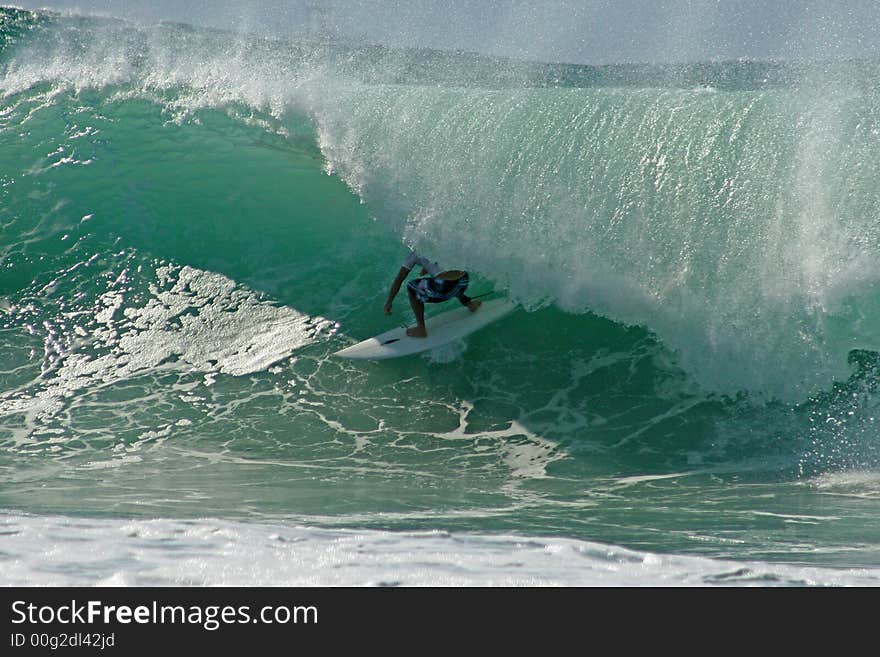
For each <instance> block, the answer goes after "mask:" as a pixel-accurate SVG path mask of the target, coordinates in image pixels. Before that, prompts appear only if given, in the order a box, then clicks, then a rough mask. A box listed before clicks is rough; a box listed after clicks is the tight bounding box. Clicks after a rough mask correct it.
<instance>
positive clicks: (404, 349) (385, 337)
mask: <svg viewBox="0 0 880 657" xmlns="http://www.w3.org/2000/svg"><path fill="white" fill-rule="evenodd" d="M514 308H516V304H515V303H513V302H512V301H509V300H508V299H491V300H489V301H484V302H483V304H482V305H481V306H480V308H479V310H477V311H476V312H471V311H470V310H468V309H467V308H465V307H464V306H460V307H458V308H456V309H455V310H448V311H446V312H445V313H440V314H439V315H435V316H434V317H428V318H426V320H425V327H426V328H427V329H428V337H426V338H411V337H409V336H408V335H407V334H406V328H404V327H402V326H401V327H398V328H396V329H392V330H391V331H386V332H385V333H382V334H381V335H377V336H376V337H374V338H369V339H368V340H364V341H363V342H358V343H357V344H355V345H352V346H351V347H347V348H346V349H342V350H341V351H337V352H336V353H335V354H333V355H334V356H340V357H341V358H357V359H362V360H382V359H384V358H398V357H400V356H408V355H410V354H417V353H419V352H420V351H427V350H428V349H435V348H436V347H440V346H442V345H444V344H447V343H449V342H452V341H453V340H458V339H460V338H463V337H465V336H466V335H470V334H471V333H473V332H474V331H476V330H477V329H479V328H482V327H484V326H486V325H487V324H490V323H492V322H494V321H495V320H496V319H501V318H502V317H504V316H505V315H506V314H507V313H509V312H511V311H512V310H513V309H514Z"/></svg>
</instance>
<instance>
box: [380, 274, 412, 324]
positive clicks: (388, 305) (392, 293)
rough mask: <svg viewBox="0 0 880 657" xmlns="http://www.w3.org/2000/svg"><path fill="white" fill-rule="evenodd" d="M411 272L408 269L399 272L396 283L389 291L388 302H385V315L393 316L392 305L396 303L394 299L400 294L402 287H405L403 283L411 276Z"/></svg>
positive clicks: (395, 279) (393, 283)
mask: <svg viewBox="0 0 880 657" xmlns="http://www.w3.org/2000/svg"><path fill="white" fill-rule="evenodd" d="M409 272H410V270H409V269H407V268H406V267H401V268H400V271H399V272H397V276H395V278H394V282H392V283H391V289H390V290H389V291H388V300H387V301H386V302H385V314H386V315H390V314H391V303H392V302H393V301H394V297H396V296H397V293H398V292H400V286H401V285H403V281H405V280H406V277H407V276H409Z"/></svg>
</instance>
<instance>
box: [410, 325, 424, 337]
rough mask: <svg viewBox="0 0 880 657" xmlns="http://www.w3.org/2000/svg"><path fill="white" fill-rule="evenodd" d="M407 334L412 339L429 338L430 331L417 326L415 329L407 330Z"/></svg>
mask: <svg viewBox="0 0 880 657" xmlns="http://www.w3.org/2000/svg"><path fill="white" fill-rule="evenodd" d="M406 334H407V335H408V336H409V337H411V338H427V337H428V331H427V330H426V329H425V327H424V326H415V327H413V328H408V329H406Z"/></svg>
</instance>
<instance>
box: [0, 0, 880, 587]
mask: <svg viewBox="0 0 880 657" xmlns="http://www.w3.org/2000/svg"><path fill="white" fill-rule="evenodd" d="M878 68H880V62H878V61H877V60H871V59H846V60H839V61H834V62H825V61H811V62H794V63H779V62H759V61H731V62H710V63H693V64H680V65H672V64H669V65H648V64H628V65H624V64H620V65H609V66H585V65H569V64H543V63H537V62H533V61H524V60H519V59H512V58H503V57H493V56H488V55H479V54H473V53H467V52H447V51H441V50H431V49H426V48H403V47H390V46H380V45H371V44H363V43H353V42H344V41H339V40H331V39H326V38H319V37H316V36H314V35H313V36H310V37H302V38H297V39H290V38H287V39H282V38H272V37H268V36H265V35H260V34H257V33H247V32H238V33H231V32H228V31H225V30H222V29H212V28H207V27H199V26H195V25H190V24H182V23H167V22H154V23H149V22H132V21H128V20H120V19H116V18H109V17H95V16H81V15H78V14H76V13H71V14H57V13H53V12H48V11H37V12H33V11H25V10H19V9H11V8H0V225H2V238H0V519H2V524H3V530H2V533H3V536H4V538H3V545H2V548H0V559H2V560H3V563H4V569H3V572H4V575H3V577H2V583H3V584H6V585H43V584H48V585H55V584H66V585H108V584H109V585H118V584H121V585H134V586H137V585H215V584H223V585H248V584H254V585H277V584H288V585H388V584H392V585H404V586H407V585H503V586H506V585H684V586H691V585H794V586H800V585H832V586H837V585H856V586H862V585H876V584H877V583H878V582H880V522H878V520H877V518H878V514H877V510H878V502H880V442H878V430H877V423H876V420H875V418H876V417H877V415H876V408H877V406H878V401H880V391H878V389H877V383H876V381H877V374H878V362H880V361H878V356H877V354H878V351H880V340H878V337H877V336H878V329H880V295H878V292H877V290H878V286H877V283H878V278H880V266H878V260H877V257H876V254H877V252H878V247H880V230H878V226H880V223H878V216H880V215H878V212H880V185H878V183H877V181H878V180H880V123H878V119H877V117H878V116H880V88H878V86H877V82H876V81H877V80H878V77H877V73H878ZM408 248H417V249H419V250H421V251H423V252H426V253H430V254H431V255H432V257H434V258H436V259H437V260H439V261H441V262H444V263H449V266H450V267H454V268H462V269H467V270H468V271H469V272H470V274H471V281H472V282H471V289H472V291H473V292H474V293H475V294H481V293H491V294H493V295H496V296H508V297H509V298H511V299H513V300H514V301H516V302H517V303H518V304H519V308H518V309H517V310H516V311H515V312H514V313H512V314H511V315H509V316H507V317H505V318H504V319H502V320H500V321H499V322H497V323H496V324H493V325H492V326H491V327H489V328H487V329H484V330H483V331H481V332H478V333H476V334H474V335H472V336H470V337H468V338H467V339H466V340H465V341H462V342H459V343H456V344H454V345H451V346H449V347H448V348H445V349H442V350H437V351H434V352H429V353H428V354H425V355H423V356H416V357H409V358H405V359H400V360H396V361H386V362H382V363H378V362H377V363H370V362H359V363H355V362H349V361H343V360H340V359H335V358H333V357H332V354H333V353H334V352H335V351H337V350H339V349H342V348H343V347H345V346H348V345H350V344H354V343H355V342H357V341H359V340H361V339H364V338H366V337H369V336H370V335H374V334H376V333H379V332H382V331H384V330H387V329H388V328H391V327H390V326H389V322H392V323H397V324H401V323H406V322H410V321H412V318H411V315H410V313H409V310H408V308H407V307H406V306H407V304H406V303H405V299H398V301H397V302H396V305H395V311H394V316H393V317H392V318H390V319H389V318H387V317H385V315H384V314H383V312H382V306H383V304H384V301H385V296H386V294H387V290H388V285H389V284H390V282H391V279H392V278H393V276H394V274H395V273H396V271H397V269H398V267H399V265H400V262H401V261H402V259H403V257H404V256H405V254H406V252H407V249H408Z"/></svg>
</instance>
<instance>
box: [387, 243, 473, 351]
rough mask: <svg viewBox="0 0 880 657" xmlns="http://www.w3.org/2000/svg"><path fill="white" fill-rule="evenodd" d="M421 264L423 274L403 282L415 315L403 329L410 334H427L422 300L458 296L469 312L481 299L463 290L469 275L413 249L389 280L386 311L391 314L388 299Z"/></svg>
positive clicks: (418, 335)
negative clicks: (468, 294)
mask: <svg viewBox="0 0 880 657" xmlns="http://www.w3.org/2000/svg"><path fill="white" fill-rule="evenodd" d="M416 265H421V267H422V276H423V278H417V279H416V280H413V281H410V282H409V283H407V284H406V290H407V292H409V302H410V305H412V309H413V312H414V313H415V315H416V326H415V327H414V328H408V329H406V334H407V335H408V336H410V337H412V338H426V337H428V330H427V329H426V328H425V304H426V303H440V302H441V301H447V300H448V299H452V298H453V297H457V298H458V300H459V301H460V302H461V305H463V306H467V307H468V309H469V310H470V311H471V312H475V311H476V310H477V308H479V307H480V305H481V304H482V303H483V302H482V301H478V300H474V299H471V298H470V297H469V296H467V295H466V294H465V293H464V291H465V290H466V289H467V286H468V282H469V281H468V275H467V272H466V271H459V270H457V269H453V270H449V271H446V270H444V269H443V268H442V267H441V266H440V265H438V264H437V263H436V262H431V261H430V260H428V259H427V258H424V257H422V256H420V255H419V254H418V253H416V252H415V251H410V252H409V255H408V256H406V260H404V261H403V265H402V266H401V267H400V271H399V272H397V276H396V277H395V278H394V282H393V283H391V290H390V291H389V292H388V301H386V302H385V314H386V315H390V314H391V302H392V301H394V297H396V296H397V293H398V292H399V291H400V286H401V285H402V284H403V281H404V280H406V277H407V276H409V273H410V272H411V271H412V268H413V267H415V266H416Z"/></svg>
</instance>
